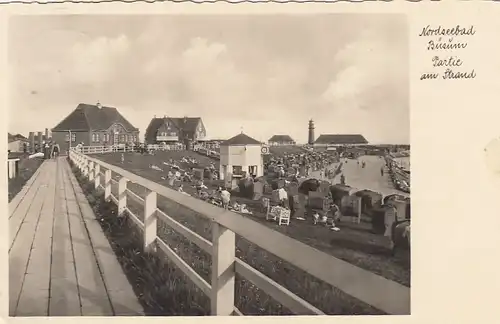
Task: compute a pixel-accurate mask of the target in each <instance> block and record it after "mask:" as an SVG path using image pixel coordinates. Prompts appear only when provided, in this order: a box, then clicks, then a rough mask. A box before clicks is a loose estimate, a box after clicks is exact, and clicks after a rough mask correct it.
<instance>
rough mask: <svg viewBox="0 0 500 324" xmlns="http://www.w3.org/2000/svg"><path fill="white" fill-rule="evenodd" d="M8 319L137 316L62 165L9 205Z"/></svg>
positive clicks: (44, 168) (40, 175)
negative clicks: (12, 317) (24, 317)
mask: <svg viewBox="0 0 500 324" xmlns="http://www.w3.org/2000/svg"><path fill="white" fill-rule="evenodd" d="M9 230H10V235H9V236H10V238H9V243H8V244H9V314H10V316H92V315H96V316H114V315H126V316H133V315H143V309H142V307H141V305H140V304H139V302H138V300H137V298H136V295H135V294H134V292H133V290H132V287H131V285H130V284H129V282H128V280H127V278H126V276H125V274H124V273H123V270H122V268H121V266H120V264H119V263H118V260H117V259H116V256H115V254H114V252H113V251H112V249H111V246H110V244H109V242H108V240H107V239H106V237H105V235H104V233H103V232H102V229H101V226H100V225H99V222H98V220H96V216H95V215H94V213H93V211H92V209H91V207H90V205H89V204H88V201H87V200H86V198H85V195H84V194H83V192H82V190H81V188H80V186H79V185H78V182H77V180H76V178H75V177H74V175H73V173H72V172H71V169H70V167H69V164H68V162H67V161H66V159H65V158H62V157H61V158H59V159H58V160H57V161H56V160H48V161H45V162H44V163H43V164H42V165H41V166H40V168H39V169H38V171H37V172H36V173H35V174H34V175H33V177H32V178H31V179H30V180H29V181H28V183H27V184H26V186H25V187H24V188H23V190H21V192H20V193H19V194H18V195H17V196H16V197H14V199H13V200H12V201H11V203H10V204H9Z"/></svg>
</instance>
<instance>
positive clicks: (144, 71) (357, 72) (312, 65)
mask: <svg viewBox="0 0 500 324" xmlns="http://www.w3.org/2000/svg"><path fill="white" fill-rule="evenodd" d="M9 61H10V66H11V71H10V73H11V74H10V80H11V82H10V85H11V91H10V93H11V100H10V113H11V114H16V116H24V117H25V118H24V119H23V118H19V117H16V118H12V117H11V118H10V120H9V131H10V132H15V133H18V132H20V133H23V134H25V135H27V133H28V132H29V131H30V130H33V131H37V130H40V131H43V129H44V128H45V127H48V128H52V127H54V126H56V124H57V123H58V122H59V121H60V120H62V119H63V118H64V117H66V116H67V115H68V114H69V113H70V112H71V111H72V110H73V109H75V108H76V106H77V105H78V103H89V104H95V103H96V102H97V101H100V102H101V104H103V105H104V106H113V107H116V108H118V109H119V110H120V112H121V113H122V114H123V115H124V116H125V118H127V119H128V120H129V121H130V122H131V123H132V124H133V125H135V126H136V127H138V128H139V129H140V131H141V136H142V135H144V130H145V128H146V126H147V125H148V123H149V121H150V120H151V118H152V117H153V116H154V115H157V116H163V115H167V116H171V117H182V116H185V115H187V116H193V117H194V116H199V117H202V118H203V121H204V123H205V126H206V128H207V133H208V136H209V137H212V138H228V137H231V136H233V135H236V134H237V133H239V132H240V130H241V129H242V128H243V131H244V132H245V133H247V134H248V135H250V136H252V137H255V138H256V139H258V140H267V139H268V138H269V137H270V136H271V135H273V134H289V135H291V136H292V137H293V138H294V139H295V140H296V141H298V142H305V141H307V124H308V120H309V119H310V118H313V119H314V121H315V124H316V137H317V136H319V134H321V133H324V134H327V133H330V134H335V133H361V134H363V135H364V136H365V137H366V138H367V139H368V141H370V142H373V143H380V142H385V143H409V137H410V129H409V127H410V122H409V81H408V69H409V67H408V64H409V62H408V30H407V25H406V19H405V17H404V16H401V15H373V14H372V15H368V14H350V15H346V14H328V15H296V16H288V15H287V16H286V15H263V16H257V15H247V16H242V15H232V16H228V15H224V16H201V15H198V16H194V15H177V16H160V15H158V16H31V17H28V16H25V17H15V18H12V19H11V21H10V23H9Z"/></svg>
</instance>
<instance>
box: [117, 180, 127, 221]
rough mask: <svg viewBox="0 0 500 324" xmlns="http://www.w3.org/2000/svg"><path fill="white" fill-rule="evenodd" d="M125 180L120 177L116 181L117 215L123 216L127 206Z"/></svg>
mask: <svg viewBox="0 0 500 324" xmlns="http://www.w3.org/2000/svg"><path fill="white" fill-rule="evenodd" d="M127 182H128V180H127V179H126V178H123V177H122V178H120V180H119V181H118V216H123V212H124V211H125V208H127Z"/></svg>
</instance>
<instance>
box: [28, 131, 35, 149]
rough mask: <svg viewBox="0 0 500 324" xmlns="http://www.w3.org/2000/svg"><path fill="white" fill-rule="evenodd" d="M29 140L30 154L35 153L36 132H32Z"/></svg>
mask: <svg viewBox="0 0 500 324" xmlns="http://www.w3.org/2000/svg"><path fill="white" fill-rule="evenodd" d="M28 138H29V143H30V152H31V153H33V152H34V151H35V132H30V133H29V135H28Z"/></svg>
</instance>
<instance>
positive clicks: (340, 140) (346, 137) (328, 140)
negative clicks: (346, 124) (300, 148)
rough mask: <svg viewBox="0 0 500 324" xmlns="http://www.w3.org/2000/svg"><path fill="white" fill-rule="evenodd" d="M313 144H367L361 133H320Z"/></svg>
mask: <svg viewBox="0 0 500 324" xmlns="http://www.w3.org/2000/svg"><path fill="white" fill-rule="evenodd" d="M314 143H315V144H368V141H367V140H366V139H365V138H364V137H363V135H361V134H321V135H320V136H319V137H318V139H316V141H315V142H314Z"/></svg>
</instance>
